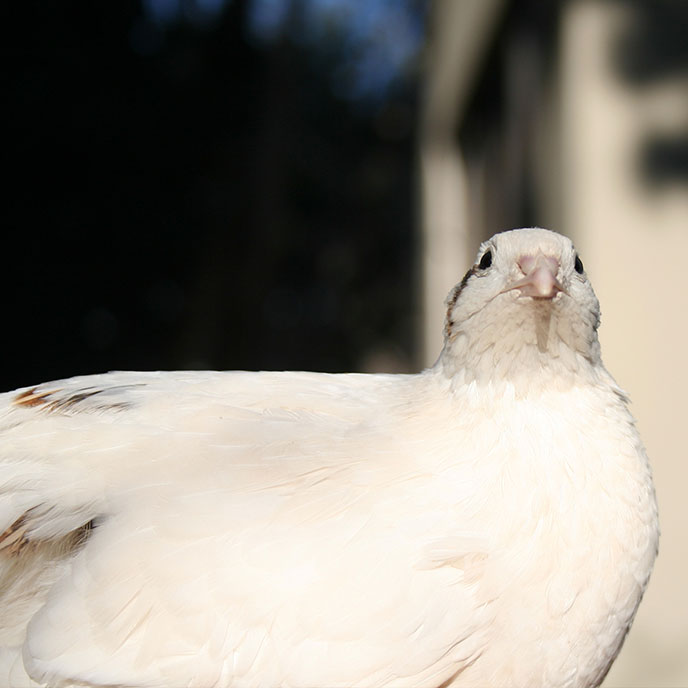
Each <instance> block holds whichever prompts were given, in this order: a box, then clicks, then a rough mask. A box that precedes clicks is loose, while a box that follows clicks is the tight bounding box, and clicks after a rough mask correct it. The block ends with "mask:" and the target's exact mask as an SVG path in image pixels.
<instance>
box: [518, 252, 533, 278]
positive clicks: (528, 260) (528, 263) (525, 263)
mask: <svg viewBox="0 0 688 688" xmlns="http://www.w3.org/2000/svg"><path fill="white" fill-rule="evenodd" d="M516 262H517V263H518V267H520V268H521V270H522V271H523V274H524V275H527V274H528V273H529V272H530V271H531V270H532V269H533V267H534V266H535V256H521V257H520V258H519V259H518V260H517V261H516Z"/></svg>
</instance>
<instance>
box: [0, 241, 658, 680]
mask: <svg viewBox="0 0 688 688" xmlns="http://www.w3.org/2000/svg"><path fill="white" fill-rule="evenodd" d="M488 249H489V250H491V251H492V253H493V265H492V266H491V267H490V268H488V269H485V270H481V269H479V268H477V267H474V268H473V270H472V273H471V275H470V276H469V277H468V278H467V279H466V280H464V283H463V287H459V288H457V290H455V292H454V293H453V295H451V296H450V300H449V301H448V319H447V323H446V343H445V349H444V351H443V353H442V356H441V357H440V359H439V360H438V363H437V364H436V365H435V366H434V367H433V368H432V369H430V370H427V371H425V372H423V373H421V374H419V375H408V376H404V375H358V374H349V375H326V374H316V373H245V372H229V373H218V372H178V373H125V372H118V373H109V374H107V375H97V376H88V377H80V378H79V377H77V378H71V379H69V380H62V381H57V382H53V383H49V384H45V385H39V386H37V387H33V388H25V389H23V390H17V391H16V392H12V393H8V394H5V395H2V400H1V401H0V408H1V409H2V410H1V411H0V430H1V435H0V437H1V438H2V439H1V442H0V533H2V531H5V532H4V533H3V534H2V535H0V567H1V568H0V647H2V649H0V672H2V671H4V672H5V674H4V676H7V678H6V679H4V678H3V674H2V673H0V684H1V683H2V681H3V680H4V682H5V684H7V685H18V686H24V685H26V686H28V685H31V686H35V685H46V686H51V687H59V686H76V685H79V686H157V687H166V686H197V687H210V686H217V687H225V688H229V687H230V686H232V687H241V688H244V687H254V686H255V687H258V686H261V687H273V686H285V687H293V688H311V687H313V686H331V687H333V688H334V687H341V688H343V687H345V686H371V687H372V686H394V687H396V686H398V687H400V688H403V687H407V688H417V687H418V686H449V685H456V686H485V685H490V686H514V687H516V686H524V687H525V686H531V687H532V686H543V687H545V686H547V687H550V686H551V687H555V686H594V685H598V684H599V683H600V682H601V680H602V678H603V677H604V675H605V673H606V671H607V669H608V668H609V666H610V664H611V662H612V661H613V659H614V657H615V656H616V653H617V652H618V650H619V648H620V645H621V643H622V641H623V638H624V635H625V633H626V631H627V629H628V627H629V626H630V623H631V621H632V618H633V615H634V613H635V610H636V608H637V605H638V603H639V601H640V598H641V596H642V593H643V590H644V588H645V586H646V584H647V580H648V577H649V574H650V570H651V567H652V563H653V560H654V557H655V553H656V548H657V516H656V505H655V501H654V492H653V488H652V482H651V478H650V472H649V467H648V463H647V459H646V457H645V453H644V450H643V448H642V444H641V442H640V440H639V438H638V435H637V433H636V430H635V427H634V424H633V420H632V418H631V417H630V415H629V413H628V411H627V408H626V399H625V397H624V396H623V394H622V393H621V392H620V391H619V389H618V388H617V387H616V385H615V384H614V382H613V380H612V379H611V378H610V377H609V375H608V373H607V372H606V370H605V369H604V368H603V367H602V364H601V361H600V359H599V349H598V345H597V337H596V328H597V324H598V319H599V311H598V307H597V301H596V299H595V297H594V294H593V292H592V289H591V288H590V286H589V283H588V281H587V279H586V278H585V276H584V275H580V274H578V273H577V272H576V271H575V270H574V257H575V253H574V251H573V248H572V246H571V244H570V242H569V241H568V240H567V239H565V238H563V237H561V236H559V235H556V234H554V233H551V232H546V231H545V230H520V231H516V232H508V233H504V234H501V235H497V236H496V237H494V238H493V239H492V240H490V242H489V243H487V244H485V245H484V246H483V247H481V252H480V254H479V258H480V256H482V255H483V254H484V252H485V251H486V250H488ZM538 251H540V252H543V253H544V254H546V255H547V256H555V257H556V259H557V261H558V263H557V264H558V265H559V268H558V271H559V272H558V273H557V279H558V280H559V282H560V283H561V285H562V286H563V288H564V292H563V293H559V294H557V295H556V296H554V297H553V298H548V299H544V300H543V299H533V298H531V297H525V296H523V295H522V294H520V293H519V292H518V290H514V289H511V290H507V289H506V288H505V285H509V284H511V283H513V281H514V279H515V277H517V276H518V269H517V262H518V257H519V256H522V255H523V254H524V252H527V253H529V254H534V253H536V252H538ZM520 276H521V277H522V274H521V275H520Z"/></svg>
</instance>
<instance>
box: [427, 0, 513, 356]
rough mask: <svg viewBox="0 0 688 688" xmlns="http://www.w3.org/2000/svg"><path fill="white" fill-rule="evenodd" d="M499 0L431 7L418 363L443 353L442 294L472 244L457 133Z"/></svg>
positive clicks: (446, 0)
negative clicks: (420, 335) (420, 323)
mask: <svg viewBox="0 0 688 688" xmlns="http://www.w3.org/2000/svg"><path fill="white" fill-rule="evenodd" d="M502 5H503V0H462V1H461V2H456V1H455V0H436V1H435V2H433V4H432V6H431V16H430V22H429V40H428V45H427V55H426V62H425V84H424V86H425V88H424V93H423V99H422V105H421V125H420V137H419V151H418V158H419V166H420V195H421V202H420V225H421V246H422V248H421V252H422V266H421V273H422V294H423V296H422V328H421V331H422V337H423V341H422V345H421V347H420V349H421V362H422V364H423V365H430V364H432V363H433V362H434V360H435V359H436V357H437V355H438V354H439V352H440V349H441V347H442V324H443V321H444V306H443V301H444V298H445V297H446V295H447V293H448V292H449V290H450V289H451V287H452V286H453V285H454V284H456V282H458V280H459V279H460V278H461V275H462V272H463V271H465V270H466V269H467V267H468V265H469V264H470V261H471V257H472V253H473V251H474V250H475V246H473V241H472V236H471V234H470V231H469V227H468V207H467V197H466V196H467V193H466V172H465V168H464V164H463V159H462V156H461V151H460V149H459V145H458V141H457V136H456V134H457V128H458V126H459V123H460V121H461V117H462V114H463V111H464V108H465V106H466V103H467V99H468V96H469V94H470V92H471V90H472V87H473V84H474V81H475V79H476V77H477V74H478V71H479V68H480V62H481V58H482V56H483V55H484V53H485V50H486V47H487V46H488V45H489V42H490V39H491V37H492V34H493V29H494V26H495V23H496V20H497V18H498V16H499V10H500V8H501V6H502Z"/></svg>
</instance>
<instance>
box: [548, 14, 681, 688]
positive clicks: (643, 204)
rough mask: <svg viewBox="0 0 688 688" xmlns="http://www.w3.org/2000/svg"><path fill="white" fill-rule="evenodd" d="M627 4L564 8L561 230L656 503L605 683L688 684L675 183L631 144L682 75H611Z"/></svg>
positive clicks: (666, 110)
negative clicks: (640, 442)
mask: <svg viewBox="0 0 688 688" xmlns="http://www.w3.org/2000/svg"><path fill="white" fill-rule="evenodd" d="M626 10H627V7H625V6H624V5H622V4H619V3H603V2H593V1H586V2H577V3H572V4H570V5H569V6H568V8H567V10H566V12H565V13H564V16H563V20H562V22H563V23H562V29H563V32H562V39H563V40H562V47H561V50H562V52H561V56H562V58H563V59H562V64H561V70H562V71H561V80H560V84H561V118H562V119H561V141H562V149H561V160H562V163H563V169H562V172H563V176H562V181H563V186H562V191H563V193H562V194H561V198H562V201H563V209H562V210H563V227H562V229H563V231H564V232H565V233H567V234H569V235H570V236H571V237H572V238H573V239H574V241H575V242H576V244H577V247H578V249H579V251H580V253H581V255H582V256H583V260H584V262H585V266H586V269H587V271H588V274H589V275H590V278H591V280H592V282H593V284H594V286H595V290H596V291H597V294H598V296H599V298H600V302H601V304H602V317H603V321H602V328H601V340H602V351H603V355H604V359H605V362H606V364H607V367H608V368H609V369H610V371H611V372H612V374H613V375H614V376H615V377H616V378H617V380H618V381H619V383H620V384H621V386H622V387H624V388H625V389H626V390H627V391H628V392H629V394H630V395H631V398H632V400H633V407H632V409H633V412H634V415H635V416H636V418H637V419H638V425H639V427H640V430H641V433H642V435H643V438H644V440H645V444H646V446H647V450H648V453H649V455H650V459H651V461H652V465H653V469H654V475H655V482H656V488H657V495H658V500H659V506H660V519H661V526H662V539H661V544H660V555H659V559H658V561H657V565H656V568H655V571H654V574H653V577H652V580H651V582H650V587H649V589H648V591H647V593H646V596H645V600H644V601H643V603H642V605H641V607H640V611H639V613H638V617H637V619H636V622H635V624H634V627H633V629H632V631H631V633H630V635H629V637H628V639H627V642H626V645H625V647H624V649H623V651H622V653H621V655H620V657H619V659H618V660H617V663H616V664H615V666H614V667H613V669H612V671H611V673H610V675H609V677H608V678H607V681H606V682H605V686H607V687H608V688H611V687H612V686H614V687H628V688H630V687H632V686H638V687H640V686H643V687H650V686H652V687H659V686H674V687H679V686H681V687H685V686H688V537H687V534H686V527H687V526H688V495H687V492H688V449H687V448H686V447H687V446H688V444H687V443H688V440H687V430H688V263H687V262H686V261H687V260H688V188H687V187H686V186H685V185H680V184H678V183H674V184H673V185H667V186H662V187H658V188H654V189H653V188H648V187H647V186H646V185H645V184H644V183H643V181H642V179H641V177H640V176H639V174H638V165H637V159H638V158H637V156H638V146H639V144H640V142H641V140H642V137H643V136H644V135H646V134H647V133H648V132H649V131H664V132H672V131H676V130H677V129H678V128H679V127H680V126H683V127H685V124H686V122H688V79H686V78H685V77H683V78H680V79H679V78H677V77H674V78H673V79H672V80H668V81H665V82H662V83H656V82H654V83H653V84H652V85H648V86H645V87H640V88H629V87H628V86H624V85H622V84H621V83H620V82H619V80H618V79H617V77H616V75H615V73H614V70H613V69H612V64H611V61H610V46H611V45H612V44H613V39H614V37H615V36H616V32H617V31H618V30H619V28H620V27H622V23H623V22H624V21H627V20H628V15H627V12H626Z"/></svg>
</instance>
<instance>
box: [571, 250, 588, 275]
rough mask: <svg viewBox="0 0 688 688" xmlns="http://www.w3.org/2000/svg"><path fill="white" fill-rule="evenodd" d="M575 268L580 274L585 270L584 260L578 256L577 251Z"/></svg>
mask: <svg viewBox="0 0 688 688" xmlns="http://www.w3.org/2000/svg"><path fill="white" fill-rule="evenodd" d="M573 269H574V270H575V271H576V272H577V273H578V274H579V275H582V274H583V270H585V268H584V267H583V261H582V260H581V259H580V258H579V257H578V254H577V253H576V259H575V261H574V262H573Z"/></svg>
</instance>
